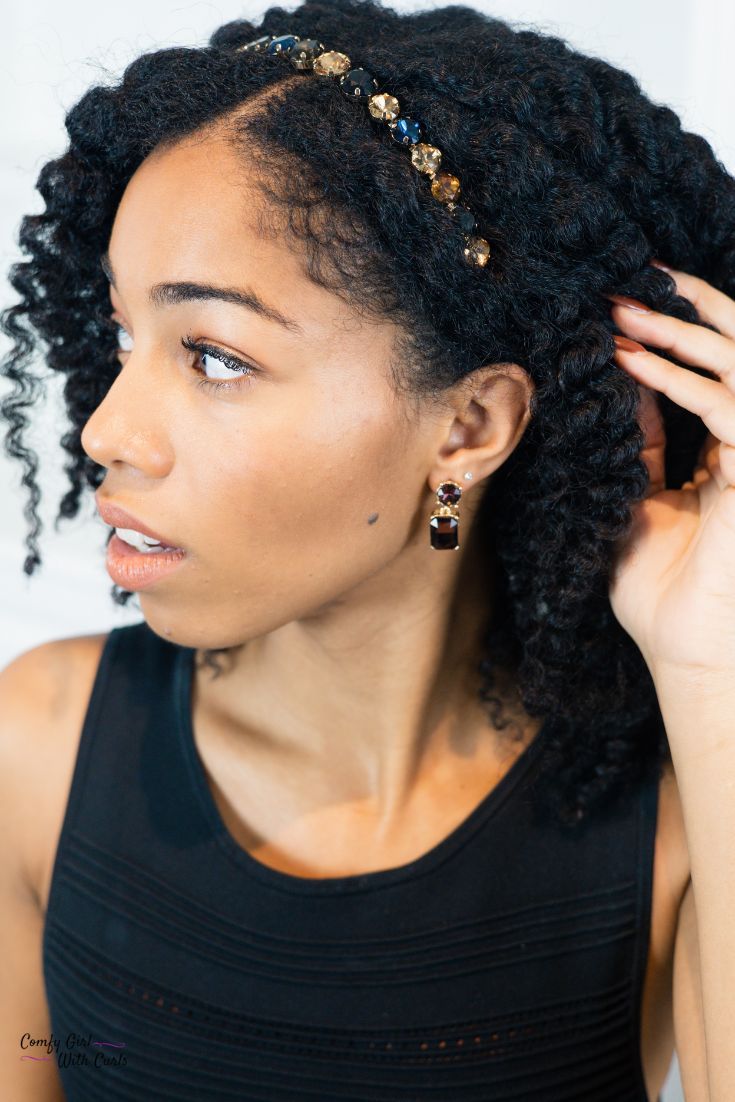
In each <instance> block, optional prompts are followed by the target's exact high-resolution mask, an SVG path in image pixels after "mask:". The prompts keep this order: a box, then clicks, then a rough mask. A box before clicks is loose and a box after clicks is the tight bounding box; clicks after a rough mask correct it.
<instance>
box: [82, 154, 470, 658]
mask: <svg viewBox="0 0 735 1102" xmlns="http://www.w3.org/2000/svg"><path fill="white" fill-rule="evenodd" d="M259 201H262V200H259V199H258V194H257V193H256V192H255V191H254V190H248V189H247V188H246V186H244V184H243V169H242V164H241V161H240V159H238V157H237V155H236V154H235V153H234V152H233V151H232V150H231V148H230V147H229V146H228V145H227V144H226V142H225V141H224V140H223V139H220V138H218V137H212V138H207V139H206V140H203V141H202V140H197V141H196V142H191V143H184V144H180V145H178V146H176V147H173V148H169V149H168V150H166V151H156V152H155V153H154V154H152V155H151V156H150V157H149V158H147V159H146V160H145V161H144V162H143V164H142V165H141V166H140V167H139V169H138V170H137V172H136V173H135V175H134V176H133V178H132V179H131V181H130V182H129V184H128V187H127V188H126V190H125V193H124V195H123V197H122V200H121V202H120V205H119V208H118V210H117V213H116V217H115V222H114V226H113V229H112V233H111V237H110V241H109V260H110V265H111V268H112V271H113V273H114V278H115V284H116V286H114V287H113V286H111V287H110V297H111V316H112V317H113V318H114V320H115V321H116V322H117V323H118V324H119V325H120V326H122V327H123V330H124V332H121V333H120V334H119V335H120V344H121V348H122V349H124V351H121V353H120V362H121V365H122V367H121V370H120V373H119V374H118V375H117V377H116V378H115V381H114V383H113V385H112V386H111V388H110V390H109V391H108V393H107V395H106V396H105V398H104V400H103V401H102V403H101V404H100V405H99V406H98V408H97V409H96V410H95V411H94V413H93V414H92V416H91V417H90V419H89V420H88V422H87V424H86V425H85V427H84V431H83V433H82V445H83V447H84V450H85V451H86V453H87V454H88V455H89V456H90V457H91V458H92V459H94V460H95V461H96V462H97V463H99V464H101V465H103V466H105V467H106V468H108V471H107V475H106V477H105V480H104V485H103V486H102V488H101V490H100V497H103V498H105V499H107V500H110V501H113V502H114V503H116V504H119V505H120V506H122V507H123V508H125V509H127V510H128V511H129V512H130V513H132V514H133V515H134V516H136V517H137V518H138V519H139V520H140V521H142V522H143V523H144V524H146V525H147V526H148V527H150V528H152V529H153V530H154V531H159V532H161V533H163V534H164V535H165V536H167V537H168V538H170V539H171V540H172V541H173V542H175V543H176V544H178V545H180V546H181V547H183V548H184V549H185V550H186V552H187V557H186V559H185V561H184V562H183V564H182V565H181V566H180V567H179V568H178V569H177V570H176V571H175V572H174V573H172V574H170V575H169V576H168V577H162V578H161V579H159V580H158V581H156V582H155V584H153V585H152V586H150V587H147V588H146V589H144V590H141V592H140V597H139V599H140V602H141V607H142V610H143V612H144V614H145V617H146V619H147V620H148V622H149V623H150V625H151V627H152V628H153V629H154V630H158V631H159V632H160V633H161V634H163V633H164V632H165V634H166V635H167V636H169V637H172V638H173V640H174V641H175V642H179V643H182V644H184V645H191V646H196V647H200V648H203V647H216V646H233V645H237V644H238V643H241V642H244V641H246V640H247V639H249V638H251V637H254V636H257V635H260V634H262V633H265V632H268V631H271V630H273V629H274V628H276V627H278V626H280V625H281V624H284V623H287V622H289V621H291V620H293V619H297V618H298V619H303V618H305V617H309V616H310V615H317V614H320V613H321V612H322V611H323V610H324V606H326V605H328V604H329V603H330V602H335V601H339V600H340V598H342V597H343V596H344V595H345V594H346V593H347V592H348V591H350V590H352V589H353V588H354V587H356V586H357V585H358V584H359V583H361V582H363V581H364V580H366V579H370V578H371V577H373V576H374V575H376V574H377V573H378V572H380V571H382V570H384V569H385V568H386V567H388V566H390V565H391V564H395V563H396V562H397V560H398V559H399V558H400V559H401V564H402V565H401V566H400V569H398V568H396V569H395V570H394V573H393V575H392V581H391V583H390V584H391V585H393V586H394V587H395V594H394V598H395V600H398V599H399V598H400V596H401V593H402V591H403V586H404V585H405V584H407V583H408V581H409V578H410V577H411V576H412V575H413V576H414V577H415V572H416V570H419V569H420V570H424V571H426V572H427V576H428V572H429V569H430V567H431V561H430V560H431V558H433V557H434V556H433V553H432V552H431V551H430V550H429V547H428V516H429V513H430V512H431V508H432V505H433V503H434V496H433V494H432V493H431V491H430V488H429V486H428V485H427V475H429V474H430V473H431V470H432V457H435V455H436V451H437V448H438V447H439V446H440V444H441V440H442V438H443V436H444V435H446V432H447V428H448V426H449V425H450V424H451V422H452V417H451V416H450V417H449V418H448V420H446V421H445V423H441V421H439V420H437V419H436V418H434V419H427V420H421V419H417V418H413V419H411V418H409V417H407V416H406V411H405V406H403V405H401V402H400V399H399V398H398V397H397V396H396V394H395V392H394V389H393V387H392V384H391V380H390V375H389V370H388V367H389V361H390V358H391V354H392V352H393V343H394V340H395V336H396V330H395V328H394V326H393V325H392V324H389V323H378V322H368V321H363V320H361V319H360V318H358V316H357V315H356V314H354V313H353V312H351V311H350V310H349V309H348V308H347V307H346V306H345V305H344V303H342V302H341V301H340V300H339V299H338V298H337V297H336V296H334V295H332V294H330V293H328V292H327V291H324V290H322V289H320V288H318V287H317V286H315V285H314V284H313V283H311V282H310V281H309V280H308V279H307V278H306V276H304V275H303V274H302V272H301V270H300V267H299V264H298V262H297V258H296V256H295V254H294V252H293V251H292V250H290V249H289V248H288V246H287V244H286V243H285V242H284V241H283V240H276V239H275V238H268V239H266V238H265V237H264V236H262V235H259V234H258V232H257V231H256V228H255V221H254V215H253V212H254V209H255V208H254V205H253V204H255V203H257V202H259ZM164 282H165V283H178V282H187V283H198V284H211V285H214V286H216V287H219V288H225V287H226V288H236V289H238V290H239V291H240V292H241V293H243V294H245V295H248V294H250V295H253V296H257V297H258V299H260V300H262V301H263V302H264V303H265V304H267V306H268V307H270V308H271V309H272V310H273V312H274V314H275V313H276V312H277V313H278V314H280V315H282V316H283V318H285V319H289V320H288V321H287V322H284V321H279V320H276V319H275V317H269V316H266V315H265V314H263V313H261V312H258V310H256V309H252V308H245V307H244V306H242V305H239V304H237V303H235V302H226V301H222V300H216V299H212V298H209V299H208V298H203V297H199V298H195V299H193V300H186V299H183V300H181V301H168V302H163V303H162V304H159V305H154V304H153V303H152V302H151V301H150V300H149V291H150V288H151V287H153V286H154V285H156V284H160V283H164ZM169 298H170V299H171V298H172V296H169ZM187 337H190V338H191V339H193V340H194V341H196V342H203V343H206V344H208V345H210V346H212V349H211V351H210V352H208V353H204V354H201V353H198V352H192V351H190V350H188V349H187V348H184V347H182V343H181V341H182V338H187ZM220 355H225V356H229V357H231V358H234V359H235V360H241V361H245V362H246V363H250V364H252V365H253V373H252V374H251V375H243V376H238V375H237V374H231V373H230V372H229V371H228V370H227V368H226V367H225V366H224V364H223V362H222V360H221V359H219V358H217V357H219V356H220ZM203 376H204V378H207V377H208V378H209V379H210V380H211V383H212V384H213V385H210V386H207V385H206V383H205V382H204V381H203ZM222 379H226V380H227V381H229V382H231V383H233V384H234V385H233V386H232V387H231V388H230V389H225V388H222V389H217V388H216V387H215V385H214V384H216V382H217V381H219V380H222ZM458 480H459V479H458ZM409 544H412V545H413V546H414V550H413V552H412V555H413V557H411V556H409V558H410V560H411V561H410V562H409V561H406V560H405V556H402V554H401V553H402V552H404V551H405V550H406V549H407V547H408V546H409ZM437 557H441V556H437Z"/></svg>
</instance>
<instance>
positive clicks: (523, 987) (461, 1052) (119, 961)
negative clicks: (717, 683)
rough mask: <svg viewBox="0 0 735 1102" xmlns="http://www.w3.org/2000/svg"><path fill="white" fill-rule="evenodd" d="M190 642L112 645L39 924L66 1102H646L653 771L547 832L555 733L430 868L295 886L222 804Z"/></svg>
mask: <svg viewBox="0 0 735 1102" xmlns="http://www.w3.org/2000/svg"><path fill="white" fill-rule="evenodd" d="M194 653H195V652H194V650H193V649H192V648H189V647H181V646H178V645H177V644H174V643H171V642H168V641H167V640H165V639H163V638H161V637H160V636H158V635H156V634H155V632H153V631H152V630H151V629H150V628H149V627H148V625H147V623H146V622H145V621H143V622H141V623H139V624H134V625H131V626H125V627H120V628H115V629H113V630H112V631H111V632H110V634H109V635H108V637H107V640H106V642H105V646H104V649H103V652H102V656H101V660H100V664H99V668H98V670H97V674H96V679H95V683H94V688H93V691H92V695H91V699H90V702H89V707H88V710H87V714H86V717H85V721H84V727H83V730H82V734H81V741H80V744H79V752H78V756H77V761H76V765H75V769H74V775H73V779H72V786H71V791H70V794H69V801H68V804H67V808H66V813H65V818H64V823H63V828H62V832H61V837H60V841H59V847H58V851H57V853H56V858H55V864H54V869H53V876H52V881H51V891H50V896H49V904H48V911H47V914H46V921H45V926H44V938H43V967H44V977H45V982H46V992H47V998H48V1004H49V1011H50V1015H51V1025H52V1030H53V1037H54V1038H57V1039H58V1041H59V1044H60V1048H59V1053H58V1059H59V1063H60V1072H61V1077H62V1081H63V1083H64V1087H65V1090H66V1093H67V1097H68V1099H69V1102H98V1100H99V1102H115V1100H118V1099H125V1100H130V1102H148V1100H154V1099H161V1100H167V1102H168V1100H170V1102H174V1100H175V1102H210V1100H211V1102H214V1100H222V1102H225V1100H227V1102H235V1100H237V1102H343V1100H344V1102H347V1100H350V1102H357V1100H359V1102H511V1100H513V1102H575V1100H576V1102H648V1099H647V1095H646V1091H645V1085H644V1080H643V1072H642V1066H641V1057H640V1050H639V1033H640V1004H641V994H642V985H643V977H644V969H645V964H646V956H647V950H648V939H649V927H650V917H651V916H650V910H651V888H652V871H653V868H652V867H653V846H654V835H655V826H656V813H657V797H658V784H657V781H656V780H655V779H652V780H650V781H646V782H645V783H643V784H642V785H641V787H640V789H639V790H638V791H637V792H636V793H635V794H634V795H633V796H626V797H625V798H624V799H622V800H621V802H620V803H619V804H617V805H616V806H615V808H614V809H613V810H608V811H606V812H605V813H604V814H603V813H598V814H597V816H596V817H594V818H593V819H592V820H591V821H590V822H589V823H587V824H585V826H584V828H583V829H580V830H578V831H577V832H568V831H563V830H562V829H561V828H557V827H555V826H553V825H548V826H545V827H543V828H542V827H540V826H538V825H535V822H534V817H533V815H532V811H531V804H530V799H531V795H530V792H529V790H528V785H529V782H530V781H531V780H532V779H533V776H534V772H535V769H536V767H537V764H538V760H539V756H540V749H541V746H542V744H543V739H544V733H545V730H546V727H544V728H542V729H541V731H540V732H539V734H538V735H537V736H536V738H535V739H534V741H533V742H531V743H530V744H529V745H528V746H527V747H526V749H525V750H524V751H523V752H522V754H521V756H520V757H518V758H517V759H516V760H515V762H514V763H513V765H512V766H511V768H510V770H509V771H508V772H507V773H506V774H505V775H504V777H503V778H502V780H501V781H500V782H499V784H497V785H496V787H495V788H494V789H493V790H492V791H491V792H490V793H489V795H488V796H486V797H485V799H483V800H482V801H481V803H480V804H479V805H478V806H477V807H476V808H475V809H474V810H473V811H472V812H471V813H470V814H469V815H468V816H467V818H466V819H465V820H464V821H463V822H462V823H461V824H460V825H459V826H458V827H457V828H456V829H455V830H453V831H452V832H451V834H450V835H449V836H448V837H446V838H445V839H444V840H443V841H442V842H440V843H439V844H438V845H436V846H434V847H433V848H432V849H431V850H429V851H428V853H425V854H424V855H423V856H421V857H419V858H418V859H417V860H415V861H411V862H410V863H408V864H405V865H401V866H398V867H394V868H389V869H385V870H382V871H378V872H370V873H366V874H364V875H356V876H340V877H327V878H322V879H310V878H306V877H299V876H294V875H291V874H289V873H285V872H280V871H278V870H275V869H272V868H269V867H268V866H266V865H264V864H262V863H261V862H260V861H258V860H256V859H255V858H254V857H252V856H251V855H249V854H248V853H247V852H246V851H245V850H243V849H242V848H241V847H240V846H239V844H238V843H237V842H236V841H235V839H234V838H233V837H232V835H231V834H230V833H229V831H228V829H227V827H226V826H225V824H224V822H223V820H222V818H221V816H220V814H219V811H218V809H217V805H216V803H215V802H214V799H213V797H212V794H211V792H210V789H209V786H208V783H207V780H206V776H205V773H204V770H203V766H202V763H201V760H200V758H199V754H198V751H197V748H196V744H195V742H194V737H193V731H192V720H191V688H192V671H193V659H194ZM70 1034H73V1035H75V1037H76V1038H77V1039H78V1041H79V1042H80V1044H78V1045H76V1044H75V1045H73V1046H71V1047H70V1046H69V1043H68V1038H69V1035H70Z"/></svg>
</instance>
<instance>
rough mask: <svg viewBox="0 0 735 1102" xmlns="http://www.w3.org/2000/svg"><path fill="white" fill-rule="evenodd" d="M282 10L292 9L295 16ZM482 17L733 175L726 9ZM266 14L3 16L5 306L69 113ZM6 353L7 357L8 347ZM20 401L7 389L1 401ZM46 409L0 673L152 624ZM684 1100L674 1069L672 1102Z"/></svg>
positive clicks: (0, 622) (1, 531)
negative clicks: (53, 647) (546, 39)
mask: <svg viewBox="0 0 735 1102" xmlns="http://www.w3.org/2000/svg"><path fill="white" fill-rule="evenodd" d="M284 6H285V7H286V8H287V10H293V8H294V7H295V6H296V4H295V3H290V4H285V5H284ZM392 6H393V7H394V8H396V9H398V10H402V11H408V10H412V9H415V8H416V7H428V6H430V5H429V4H428V3H427V4H425V5H424V4H419V5H417V4H416V3H413V2H409V3H406V2H401V0H396V2H395V3H394V4H393V5H392ZM473 6H474V7H476V8H480V9H482V10H484V11H486V12H488V14H491V15H496V16H498V17H500V18H503V19H507V20H510V21H512V22H513V23H514V24H516V25H518V24H525V25H533V26H534V27H536V28H537V29H539V30H542V31H546V32H548V33H552V34H559V35H561V36H562V37H564V38H566V39H567V40H568V41H569V42H570V43H571V44H572V45H573V46H575V47H577V48H579V49H581V50H583V51H585V52H587V53H590V54H596V55H598V56H600V57H604V58H605V59H607V60H608V61H611V62H612V63H613V64H616V65H620V66H622V67H624V68H626V69H628V70H629V71H630V72H632V73H633V74H634V75H635V76H636V77H637V78H638V80H640V81H641V83H642V85H643V88H644V91H646V92H647V94H648V95H649V96H650V97H651V98H652V99H653V100H655V101H657V102H660V103H667V104H669V105H670V106H671V107H673V108H674V110H676V111H677V112H678V113H679V114H680V116H681V117H682V120H683V123H684V126H685V128H686V129H689V130H695V131H697V132H698V133H700V134H703V135H704V136H705V137H706V138H707V139H708V141H710V143H711V144H712V146H713V147H714V149H715V151H716V153H717V155H718V156H719V157H720V159H721V160H722V161H723V163H724V164H725V165H726V166H727V168H728V170H729V171H730V172H733V173H735V114H734V113H733V110H732V104H733V80H732V72H731V70H732V64H733V59H732V43H733V41H735V6H733V5H726V4H725V3H724V2H721V3H720V2H718V0H698V2H697V3H696V5H695V3H694V2H693V0H665V2H664V0H656V2H649V3H646V2H645V0H644V2H643V3H641V2H640V0H617V3H615V4H610V2H609V0H555V2H554V4H553V5H552V4H550V3H549V4H544V3H543V2H542V0H537V2H535V3H524V4H512V3H509V2H508V0H498V2H497V3H492V4H489V3H486V2H482V0H475V2H474V4H473ZM265 7H266V5H265V4H263V5H262V6H261V5H255V4H253V3H249V2H248V0H244V2H242V0H241V2H240V3H204V2H200V3H180V2H177V3H173V2H171V3H168V2H165V0H156V2H155V3H151V0H128V2H127V3H126V4H125V5H102V4H99V3H93V2H92V0H66V2H65V3H64V4H63V6H60V5H58V4H54V3H51V2H50V0H25V2H24V3H21V4H17V5H15V4H14V5H7V6H6V8H5V15H4V19H5V26H6V33H5V35H4V36H3V37H4V46H5V49H4V51H3V64H2V66H0V103H1V104H2V105H3V111H2V117H1V119H0V127H1V135H0V150H2V153H1V154H0V158H1V159H0V189H1V190H0V196H1V197H2V202H1V203H0V268H1V269H2V283H0V307H4V306H6V305H9V304H10V303H12V302H13V301H15V298H14V294H13V292H12V290H11V288H10V285H9V283H8V281H7V271H8V268H9V266H10V264H11V263H13V261H15V260H18V259H21V258H22V254H21V253H20V251H19V249H18V246H17V233H18V229H19V224H20V219H21V217H22V216H23V214H26V213H35V212H40V211H41V210H42V209H43V202H42V200H41V197H40V195H39V194H38V193H37V192H36V191H35V189H34V184H35V181H36V178H37V176H38V173H39V171H40V169H41V167H42V165H43V164H44V162H45V161H47V160H49V159H50V158H52V157H57V156H59V155H60V154H61V153H62V152H63V151H64V149H65V148H66V131H65V129H64V125H63V120H64V115H65V113H66V111H67V110H68V109H69V108H70V107H71V106H72V105H73V104H74V103H75V102H76V100H77V99H78V98H79V97H80V96H81V95H82V93H83V92H84V91H85V90H86V89H87V88H88V87H89V86H90V85H92V84H96V83H100V82H103V83H107V82H112V81H113V80H114V79H116V78H117V77H118V76H119V75H120V74H121V73H122V70H123V69H124V67H125V65H126V64H127V63H128V62H129V61H130V60H131V59H132V58H133V57H135V56H136V55H138V54H140V53H142V52H144V51H147V50H151V49H155V48H159V47H163V46H171V45H196V44H203V43H204V42H205V41H206V39H207V37H208V35H209V34H210V33H211V31H212V30H213V29H214V28H215V27H217V26H218V25H219V24H221V23H224V22H227V21H228V20H231V19H236V18H250V19H252V20H253V21H257V20H258V17H259V16H260V14H261V13H262V11H264V10H265ZM0 340H2V341H3V343H2V345H0V353H1V354H2V355H5V354H6V352H7V347H8V346H7V343H6V342H5V341H4V338H0ZM9 389H10V387H9V384H8V383H7V382H6V381H5V380H2V379H0V396H2V395H4V394H5V393H6V392H7V391H9ZM48 396H49V397H48V402H47V404H46V406H45V407H43V408H39V409H36V410H35V411H34V420H33V431H32V435H30V436H29V437H28V441H29V442H31V443H32V445H33V447H34V449H35V450H36V451H37V453H38V455H39V459H40V460H41V468H40V472H39V475H40V481H39V484H40V485H41V487H42V490H43V500H42V506H41V518H42V520H43V523H44V529H43V532H42V535H41V542H40V547H41V555H42V559H43V562H42V565H41V567H40V568H37V571H36V574H35V575H34V576H33V578H28V577H27V576H26V575H25V574H24V573H23V572H22V563H23V560H24V558H25V553H26V552H25V548H24V546H23V542H22V540H23V536H24V534H25V525H26V522H25V518H24V516H23V508H24V505H25V500H26V498H25V491H24V490H23V489H22V487H21V486H20V465H17V464H15V463H11V461H10V460H9V459H8V458H7V457H6V456H5V455H4V454H2V455H0V518H1V519H0V667H2V666H3V665H5V664H6V663H7V662H8V661H9V660H10V659H11V658H12V657H14V656H15V655H16V654H18V653H20V652H21V651H23V650H26V649H27V648H29V647H31V646H33V645H35V644H36V643H39V642H41V641H45V640H48V639H55V638H61V637H66V636H71V635H78V634H82V633H88V632H98V631H105V630H108V629H109V628H111V627H113V626H116V625H119V624H123V623H130V622H133V621H138V620H140V619H141V613H140V607H139V605H138V604H137V599H136V598H135V597H133V598H132V600H131V602H130V603H129V605H128V607H127V609H122V608H120V607H119V606H116V605H114V604H113V602H112V600H111V598H110V596H109V593H110V588H111V585H112V582H111V580H110V578H109V577H108V575H107V573H106V571H105V568H104V554H103V551H104V541H105V534H106V529H105V527H104V526H103V525H102V523H101V521H100V520H99V519H98V518H96V517H95V513H94V502H93V500H92V498H91V496H90V495H88V497H87V500H86V504H85V506H84V508H83V509H82V511H81V512H80V515H79V516H78V517H77V518H76V519H75V520H74V521H72V522H68V521H64V522H62V524H61V531H60V533H58V534H56V533H55V532H54V530H53V519H54V516H55V512H56V506H57V503H58V501H59V498H60V496H61V494H62V493H63V492H64V491H65V489H66V479H65V476H64V475H63V462H64V458H65V453H63V452H62V450H61V448H59V447H58V445H57V443H56V441H57V440H58V439H59V437H60V436H61V434H62V432H63V431H64V430H65V427H66V421H65V419H64V416H63V407H62V403H61V398H60V393H59V390H58V386H57V385H56V381H55V380H54V381H52V382H51V383H50V384H49V385H48ZM3 432H4V426H3V425H1V424H0V433H3ZM682 1099H683V1094H682V1093H681V1087H680V1084H679V1077H678V1072H677V1065H676V1060H674V1063H673V1064H672V1067H671V1071H670V1074H669V1078H668V1081H667V1084H666V1087H665V1089H664V1092H663V1095H662V1100H663V1102H681V1100H682ZM652 1102H653V1100H652Z"/></svg>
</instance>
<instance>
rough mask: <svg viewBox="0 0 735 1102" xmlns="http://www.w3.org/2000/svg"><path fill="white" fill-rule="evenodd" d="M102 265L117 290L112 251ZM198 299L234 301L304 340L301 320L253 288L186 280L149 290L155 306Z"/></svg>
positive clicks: (106, 255)
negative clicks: (287, 313) (271, 304)
mask: <svg viewBox="0 0 735 1102" xmlns="http://www.w3.org/2000/svg"><path fill="white" fill-rule="evenodd" d="M100 265H101V267H102V271H103V272H104V273H105V275H106V276H107V278H108V279H109V281H110V283H111V284H112V286H113V287H114V288H115V290H116V291H117V289H118V288H117V283H116V282H115V273H114V272H113V270H112V264H111V263H110V254H109V252H107V251H105V252H103V253H102V255H101V257H100ZM197 299H215V300H217V301H219V302H233V303H234V304H235V305H236V306H242V307H244V308H245V309H246V310H251V311H252V312H253V313H255V314H258V315H259V316H260V317H261V318H265V320H266V321H272V322H276V324H278V325H280V326H282V327H283V328H284V329H287V330H288V331H289V332H291V333H297V334H298V335H299V336H301V337H303V336H304V330H303V328H302V326H301V325H299V323H298V322H297V321H294V319H293V318H289V317H287V316H286V315H285V314H282V313H281V311H280V310H277V309H276V307H275V306H269V305H268V303H266V302H263V300H262V299H261V298H260V297H259V296H258V295H257V294H256V293H255V291H254V290H253V289H252V288H250V287H244V288H237V287H216V286H214V285H213V284H211V283H190V282H188V281H186V282H179V283H154V284H153V286H152V287H151V288H150V290H149V291H148V301H149V302H150V303H151V304H152V305H153V306H155V307H160V306H173V305H176V304H177V303H180V302H193V301H195V300H197Z"/></svg>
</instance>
